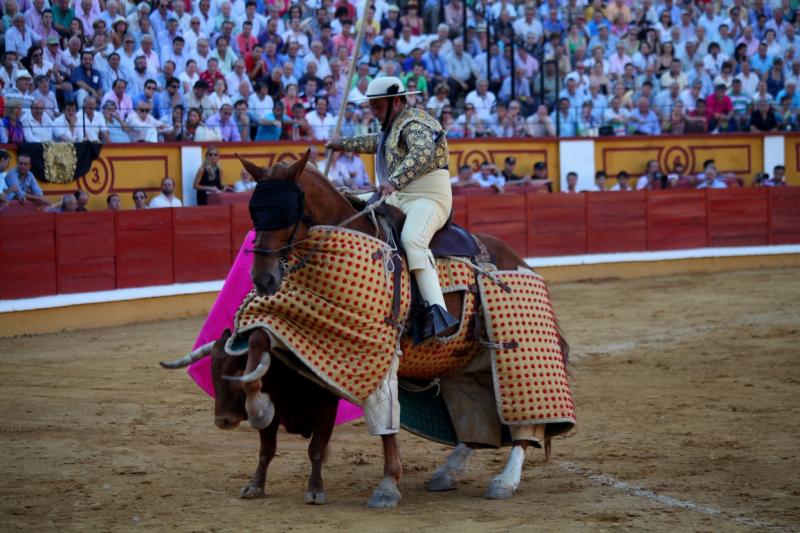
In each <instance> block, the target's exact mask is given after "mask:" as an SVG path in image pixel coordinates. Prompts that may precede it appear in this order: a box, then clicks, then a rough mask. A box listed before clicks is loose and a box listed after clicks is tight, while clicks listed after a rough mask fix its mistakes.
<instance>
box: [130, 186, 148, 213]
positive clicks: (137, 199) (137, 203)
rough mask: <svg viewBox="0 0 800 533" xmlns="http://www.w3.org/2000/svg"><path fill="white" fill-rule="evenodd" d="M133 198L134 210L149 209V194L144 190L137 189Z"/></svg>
mask: <svg viewBox="0 0 800 533" xmlns="http://www.w3.org/2000/svg"><path fill="white" fill-rule="evenodd" d="M131 196H132V197H133V207H134V209H147V193H146V192H144V191H143V190H142V189H136V190H135V191H133V194H132V195H131Z"/></svg>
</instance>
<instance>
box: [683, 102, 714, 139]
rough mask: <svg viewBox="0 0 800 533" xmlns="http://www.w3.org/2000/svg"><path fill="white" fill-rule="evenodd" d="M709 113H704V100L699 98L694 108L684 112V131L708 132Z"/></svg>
mask: <svg viewBox="0 0 800 533" xmlns="http://www.w3.org/2000/svg"><path fill="white" fill-rule="evenodd" d="M708 125H709V115H708V113H706V101H705V100H704V99H702V98H699V99H698V100H697V102H696V103H695V106H694V109H692V110H691V111H689V112H688V113H686V127H685V132H686V133H708V131H709V130H708Z"/></svg>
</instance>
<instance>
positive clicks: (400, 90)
mask: <svg viewBox="0 0 800 533" xmlns="http://www.w3.org/2000/svg"><path fill="white" fill-rule="evenodd" d="M419 93H420V91H406V88H405V87H404V86H403V81H402V80H401V79H400V78H398V77H396V76H383V77H382V78H375V79H374V80H372V81H371V82H369V85H367V95H366V96H367V97H366V98H364V99H363V100H362V101H364V100H376V99H378V98H388V97H390V96H406V95H409V94H419Z"/></svg>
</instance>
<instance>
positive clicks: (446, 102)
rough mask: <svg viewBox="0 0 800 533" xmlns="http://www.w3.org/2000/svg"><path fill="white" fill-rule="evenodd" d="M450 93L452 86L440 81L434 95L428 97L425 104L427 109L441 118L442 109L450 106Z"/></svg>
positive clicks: (434, 115)
mask: <svg viewBox="0 0 800 533" xmlns="http://www.w3.org/2000/svg"><path fill="white" fill-rule="evenodd" d="M449 94H450V88H449V87H448V86H447V84H446V83H440V84H439V85H437V86H436V87H435V88H434V90H433V96H431V97H430V98H429V99H428V102H427V103H426V104H425V109H427V110H428V111H429V112H430V113H431V115H432V116H433V117H435V118H440V117H441V116H442V109H444V108H445V107H449V106H450V99H449V98H448V95H449Z"/></svg>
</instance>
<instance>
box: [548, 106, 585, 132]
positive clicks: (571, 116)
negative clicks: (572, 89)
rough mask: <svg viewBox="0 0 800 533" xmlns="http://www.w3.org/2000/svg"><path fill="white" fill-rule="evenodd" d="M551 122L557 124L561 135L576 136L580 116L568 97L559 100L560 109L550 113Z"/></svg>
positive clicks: (556, 127)
mask: <svg viewBox="0 0 800 533" xmlns="http://www.w3.org/2000/svg"><path fill="white" fill-rule="evenodd" d="M550 122H551V123H553V124H554V125H555V129H556V130H557V135H558V136H559V137H575V134H576V133H577V127H578V117H577V114H576V111H575V109H574V108H572V107H570V102H569V99H568V98H560V99H559V100H558V110H554V111H553V112H552V113H551V114H550Z"/></svg>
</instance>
